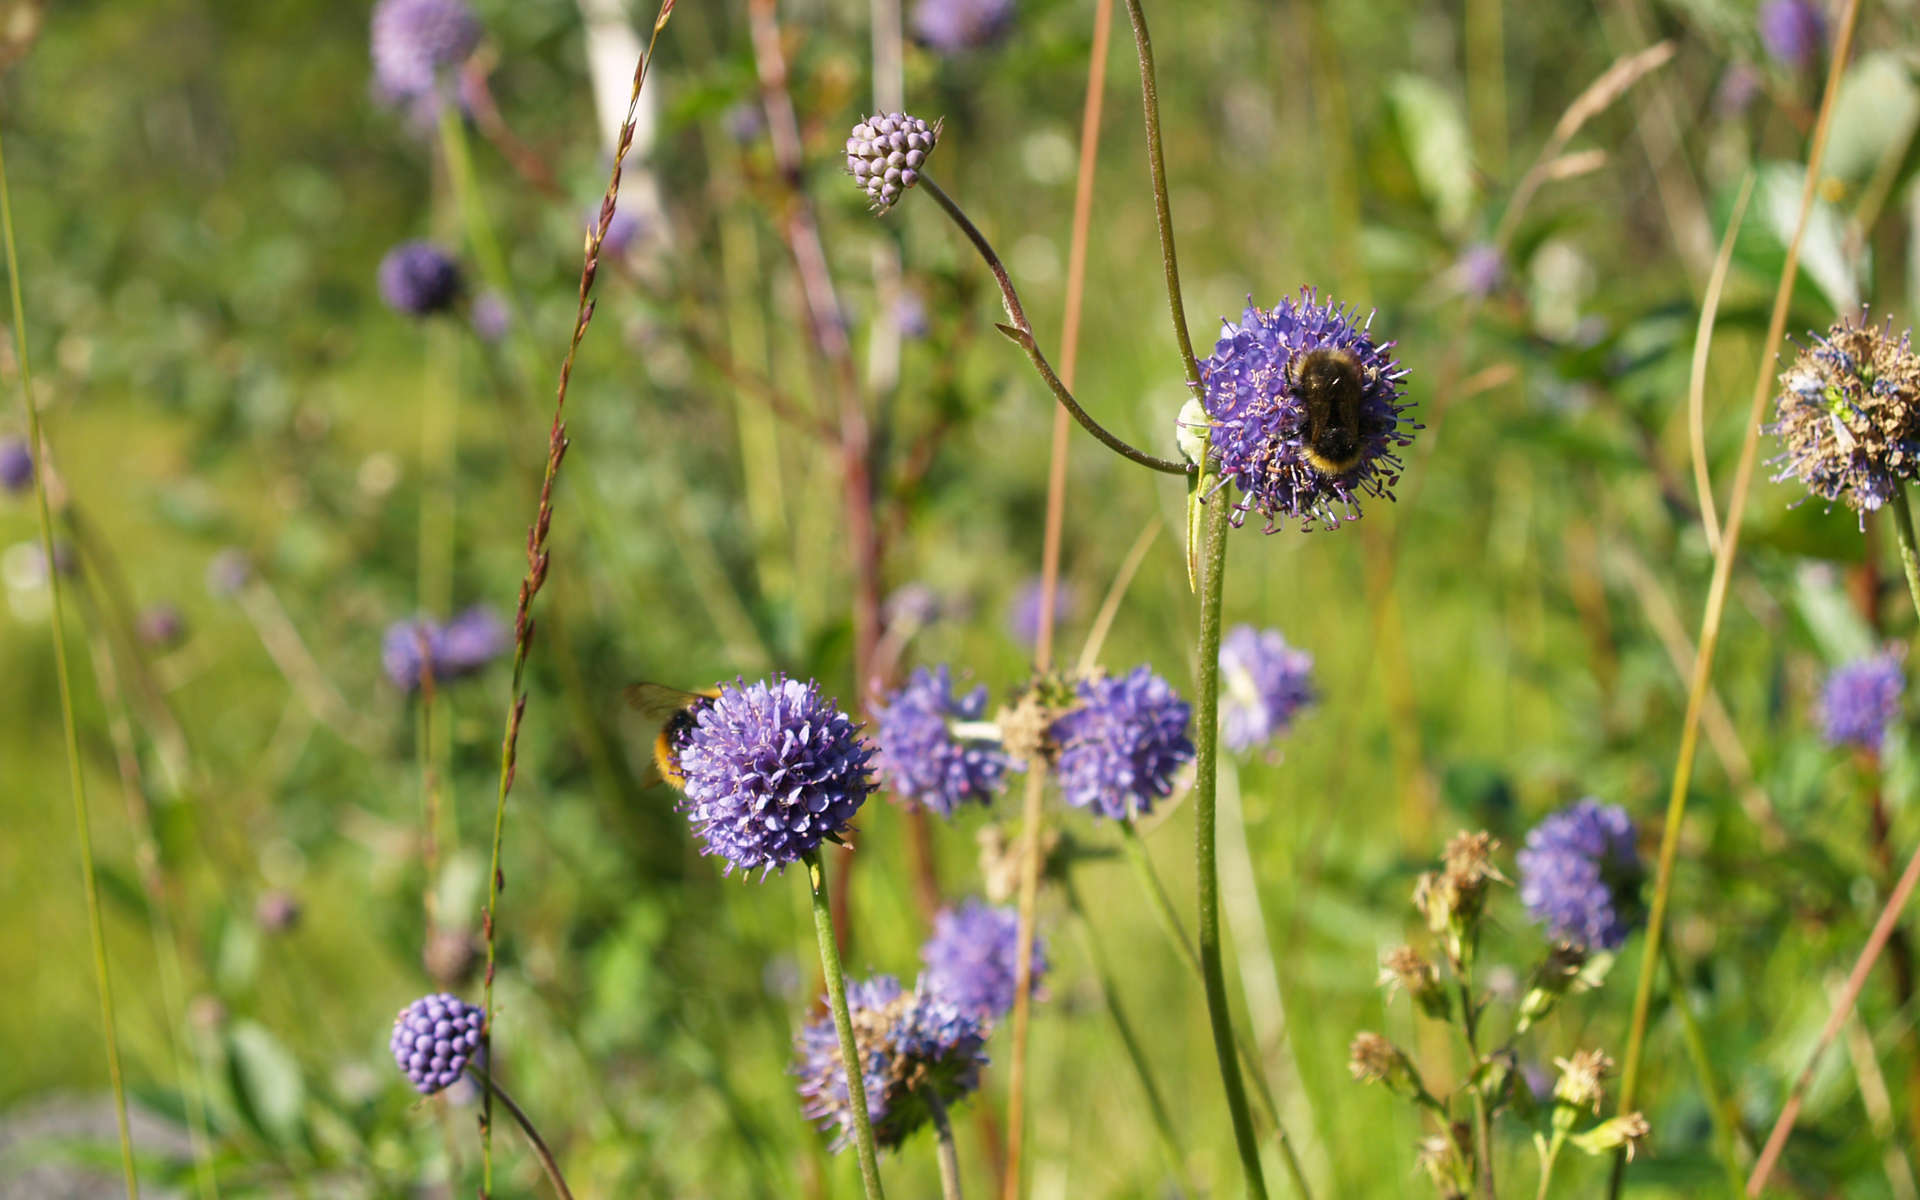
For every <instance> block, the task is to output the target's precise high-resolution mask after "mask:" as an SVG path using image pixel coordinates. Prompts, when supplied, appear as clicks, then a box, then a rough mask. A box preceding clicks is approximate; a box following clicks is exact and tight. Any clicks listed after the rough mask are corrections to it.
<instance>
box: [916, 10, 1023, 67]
mask: <svg viewBox="0 0 1920 1200" xmlns="http://www.w3.org/2000/svg"><path fill="white" fill-rule="evenodd" d="M1012 25H1013V0H919V3H917V4H915V5H914V6H913V36H914V38H915V40H917V41H919V42H920V43H921V44H922V45H925V46H927V47H929V48H930V49H933V50H937V51H939V52H940V53H941V54H959V53H961V52H962V51H966V50H978V49H980V48H981V47H982V46H987V45H991V44H992V43H993V42H995V41H998V40H999V39H1000V37H1001V36H1002V35H1003V34H1005V33H1006V32H1007V30H1008V29H1009V28H1010V27H1011V26H1012Z"/></svg>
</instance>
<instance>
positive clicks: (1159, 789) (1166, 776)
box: [1051, 666, 1193, 820]
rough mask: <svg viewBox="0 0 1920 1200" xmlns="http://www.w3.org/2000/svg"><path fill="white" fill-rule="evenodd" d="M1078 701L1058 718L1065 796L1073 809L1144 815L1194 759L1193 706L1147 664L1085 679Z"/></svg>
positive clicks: (1057, 740) (1055, 738)
mask: <svg viewBox="0 0 1920 1200" xmlns="http://www.w3.org/2000/svg"><path fill="white" fill-rule="evenodd" d="M1077 692H1078V695H1079V699H1080V706H1079V707H1078V708H1075V709H1073V710H1071V711H1070V712H1068V713H1067V714H1066V715H1065V716H1063V717H1061V718H1060V719H1058V720H1056V721H1055V722H1054V723H1053V728H1052V731H1051V732H1052V740H1053V743H1054V745H1055V746H1056V747H1058V749H1059V760H1058V764H1057V774H1058V777H1059V780H1060V794H1061V795H1062V796H1064V797H1065V798H1066V801H1067V803H1068V804H1071V805H1073V806H1074V807H1075V808H1085V809H1089V810H1091V811H1092V812H1093V813H1094V815H1096V816H1102V817H1111V818H1113V819H1114V820H1119V819H1121V818H1123V817H1130V816H1145V815H1146V814H1147V813H1149V812H1151V811H1152V810H1153V804H1154V801H1156V800H1159V799H1161V798H1163V797H1165V796H1166V795H1167V794H1168V793H1170V792H1172V791H1173V775H1174V772H1175V771H1177V770H1179V769H1180V766H1181V764H1183V763H1186V762H1188V761H1190V760H1192V758H1193V743H1192V742H1190V741H1188V740H1187V721H1188V719H1189V718H1190V717H1191V716H1192V713H1193V710H1192V709H1191V708H1189V707H1188V705H1187V702H1186V701H1184V700H1182V699H1181V698H1180V697H1179V695H1178V694H1177V693H1176V692H1175V691H1174V690H1173V688H1172V687H1171V686H1170V685H1169V684H1168V683H1167V681H1166V680H1164V679H1162V678H1160V677H1159V676H1158V675H1155V674H1154V673H1153V672H1152V671H1151V670H1149V669H1148V668H1146V667H1144V666H1141V667H1135V668H1134V669H1133V673H1132V674H1130V675H1118V676H1114V675H1103V676H1099V677H1096V678H1093V679H1083V680H1081V681H1080V684H1079V686H1078V688H1077Z"/></svg>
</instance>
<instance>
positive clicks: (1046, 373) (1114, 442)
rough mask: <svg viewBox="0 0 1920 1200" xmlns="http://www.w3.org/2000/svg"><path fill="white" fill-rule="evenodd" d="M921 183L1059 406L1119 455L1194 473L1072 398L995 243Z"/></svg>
mask: <svg viewBox="0 0 1920 1200" xmlns="http://www.w3.org/2000/svg"><path fill="white" fill-rule="evenodd" d="M920 186H921V187H923V188H925V189H926V190H927V194H928V195H930V196H932V197H933V199H934V201H935V203H937V204H939V205H940V207H941V209H942V210H944V211H945V212H946V214H947V217H948V219H950V220H951V221H952V222H953V223H954V225H956V226H957V227H958V228H959V230H960V232H961V233H964V234H966V235H967V240H968V241H970V242H972V243H973V248H974V249H975V250H977V251H979V252H980V257H981V259H982V260H983V261H984V262H985V263H986V264H987V270H989V271H991V272H993V278H994V280H995V281H996V282H997V283H999V285H1000V301H1001V303H1002V304H1003V305H1005V306H1006V310H1007V319H1008V320H1010V321H1012V322H1013V323H1012V324H1011V325H996V326H995V327H994V328H996V329H998V330H999V331H1000V332H1001V333H1003V334H1005V335H1006V336H1007V337H1008V338H1010V339H1012V340H1013V341H1014V343H1016V344H1017V345H1018V346H1019V347H1020V348H1021V349H1022V350H1024V351H1026V353H1027V358H1028V359H1029V360H1030V361H1031V362H1032V363H1033V368H1034V370H1036V371H1038V372H1040V378H1041V379H1042V380H1043V381H1045V383H1046V385H1047V390H1048V391H1050V392H1052V393H1053V398H1054V399H1055V400H1058V401H1059V402H1060V407H1062V408H1064V409H1066V410H1067V412H1069V413H1070V414H1072V416H1073V419H1074V420H1076V421H1078V422H1080V425H1081V427H1082V428H1083V429H1085V430H1086V431H1087V432H1088V433H1090V434H1092V435H1093V436H1094V440H1096V441H1098V442H1099V443H1100V444H1101V445H1103V446H1105V447H1106V448H1107V449H1109V450H1111V451H1113V452H1114V453H1115V454H1118V455H1119V456H1120V457H1122V458H1124V459H1127V460H1129V461H1131V462H1136V463H1139V464H1140V465H1141V466H1143V467H1148V468H1151V469H1152V470H1155V471H1160V472H1163V473H1165V474H1168V475H1190V474H1192V473H1193V472H1194V470H1195V468H1194V466H1193V465H1192V464H1191V463H1184V462H1174V461H1172V460H1171V459H1165V458H1157V457H1155V456H1154V455H1151V454H1148V453H1147V452H1146V451H1144V450H1139V449H1136V448H1134V447H1133V446H1132V445H1129V444H1128V443H1127V442H1125V441H1122V440H1121V439H1120V438H1119V437H1118V436H1116V435H1115V434H1113V433H1110V432H1108V430H1107V429H1106V427H1105V426H1103V425H1101V424H1100V422H1098V421H1096V420H1094V419H1093V418H1092V417H1091V416H1089V415H1088V413H1087V410H1086V409H1084V408H1081V407H1080V402H1079V401H1078V400H1075V399H1074V398H1073V393H1072V392H1071V391H1070V390H1068V388H1067V385H1066V384H1064V383H1062V382H1061V381H1060V376H1058V375H1056V374H1055V373H1054V370H1053V364H1052V363H1049V362H1048V361H1047V356H1046V355H1045V354H1044V353H1042V352H1041V350H1040V344H1039V343H1038V342H1037V341H1035V340H1034V337H1033V326H1032V325H1031V324H1030V323H1029V322H1028V321H1027V313H1026V310H1025V309H1024V308H1022V307H1021V305H1020V293H1019V292H1018V291H1016V290H1014V286H1013V277H1012V276H1010V275H1008V274H1007V268H1006V266H1005V265H1004V264H1002V263H1001V261H1000V256H999V255H998V254H996V253H994V249H993V245H992V244H991V243H990V242H988V241H987V238H986V235H985V234H983V233H981V232H980V230H979V228H978V227H977V226H975V225H974V223H973V222H972V221H970V220H968V219H967V214H966V213H964V212H962V211H960V206H959V205H958V204H955V203H954V202H953V198H952V197H951V196H948V195H947V194H946V193H945V192H943V191H941V190H940V185H939V184H937V183H935V182H934V181H933V180H932V179H930V178H928V177H927V176H926V175H925V174H922V175H921V176H920ZM1187 358H1188V361H1192V358H1193V354H1192V351H1191V350H1189V351H1188V354H1187ZM1196 377H1197V376H1196Z"/></svg>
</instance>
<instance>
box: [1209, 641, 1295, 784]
mask: <svg viewBox="0 0 1920 1200" xmlns="http://www.w3.org/2000/svg"><path fill="white" fill-rule="evenodd" d="M1312 675H1313V655H1311V654H1309V653H1307V652H1306V651H1305V650H1299V649H1296V648H1294V647H1292V646H1289V645H1287V639H1286V638H1284V637H1282V636H1280V631H1279V630H1277V629H1255V628H1254V627H1253V626H1251V625H1238V626H1235V627H1234V628H1233V629H1232V630H1230V631H1228V633H1227V636H1226V637H1224V638H1222V639H1220V737H1221V740H1223V741H1225V742H1226V744H1227V749H1229V750H1232V751H1233V752H1234V753H1236V754H1244V753H1246V752H1247V751H1249V750H1251V749H1253V748H1254V747H1255V746H1258V745H1261V744H1262V743H1264V742H1269V741H1272V740H1273V739H1274V738H1276V737H1278V736H1280V735H1281V734H1283V733H1285V732H1286V731H1287V729H1288V727H1289V726H1291V725H1292V724H1293V717H1294V714H1295V713H1297V712H1299V711H1300V709H1302V708H1303V707H1305V706H1306V705H1308V704H1310V703H1312V701H1313V685H1312V682H1311V679H1312Z"/></svg>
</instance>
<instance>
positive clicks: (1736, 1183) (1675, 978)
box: [1543, 942, 1746, 1197]
mask: <svg viewBox="0 0 1920 1200" xmlns="http://www.w3.org/2000/svg"><path fill="white" fill-rule="evenodd" d="M1660 951H1661V954H1660V958H1661V961H1662V962H1663V963H1665V965H1666V968H1667V974H1668V976H1670V979H1669V980H1668V985H1667V986H1668V987H1669V988H1670V989H1671V995H1672V996H1673V1010H1674V1011H1675V1012H1676V1013H1678V1014H1680V1037H1681V1040H1682V1041H1684V1042H1685V1043H1686V1047H1687V1057H1688V1058H1690V1059H1692V1060H1693V1072H1694V1074H1695V1075H1696V1076H1698V1077H1699V1081H1700V1092H1701V1095H1702V1096H1703V1097H1704V1098H1705V1099H1706V1102H1707V1116H1708V1117H1710V1118H1711V1119H1712V1121H1713V1140H1714V1141H1715V1142H1716V1143H1718V1145H1719V1149H1720V1159H1721V1165H1722V1166H1723V1167H1725V1168H1726V1172H1727V1185H1728V1188H1729V1191H1728V1193H1727V1194H1728V1195H1730V1196H1735V1197H1738V1196H1739V1195H1740V1194H1741V1192H1742V1190H1743V1188H1744V1186H1745V1183H1746V1180H1745V1177H1744V1175H1743V1174H1742V1172H1741V1170H1740V1157H1739V1154H1740V1149H1739V1147H1740V1140H1741V1139H1740V1131H1739V1128H1738V1126H1736V1125H1735V1124H1734V1122H1733V1120H1732V1118H1731V1117H1730V1116H1729V1109H1728V1108H1727V1101H1726V1097H1724V1096H1723V1095H1721V1093H1720V1085H1719V1084H1718V1083H1716V1082H1714V1078H1713V1058H1712V1056H1711V1055H1709V1054H1708V1053H1707V1039H1706V1037H1705V1036H1704V1035H1703V1034H1702V1033H1701V1032H1700V1022H1699V1021H1698V1020H1696V1019H1695V1018H1694V1015H1693V1006H1692V1005H1691V1004H1688V1003H1687V986H1686V976H1684V975H1683V974H1681V971H1680V963H1679V960H1677V959H1676V958H1675V957H1674V954H1673V944H1672V943H1671V942H1667V943H1663V944H1662V945H1661V947H1660ZM1543 1194H1544V1193H1543Z"/></svg>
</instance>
